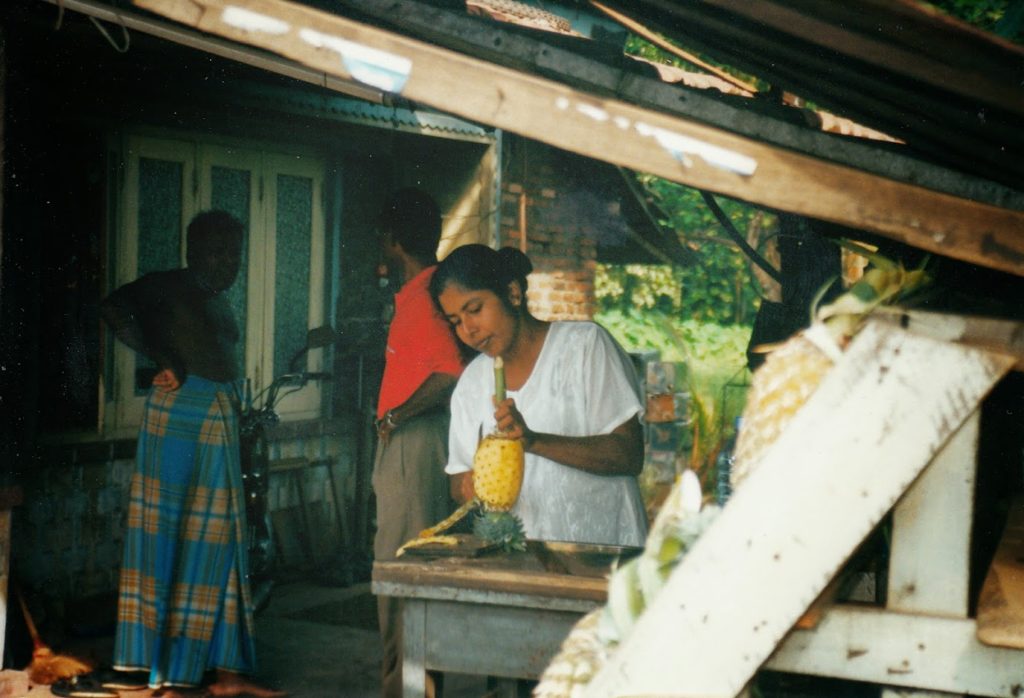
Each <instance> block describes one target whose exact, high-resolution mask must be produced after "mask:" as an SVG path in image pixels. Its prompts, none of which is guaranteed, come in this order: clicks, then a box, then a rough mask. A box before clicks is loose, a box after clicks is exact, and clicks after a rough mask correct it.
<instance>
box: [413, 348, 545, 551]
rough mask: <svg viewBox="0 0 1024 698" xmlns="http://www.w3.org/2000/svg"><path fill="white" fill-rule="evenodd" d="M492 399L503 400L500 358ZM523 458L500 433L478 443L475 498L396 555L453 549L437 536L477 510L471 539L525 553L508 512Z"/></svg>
mask: <svg viewBox="0 0 1024 698" xmlns="http://www.w3.org/2000/svg"><path fill="white" fill-rule="evenodd" d="M494 396H495V398H496V399H497V400H498V401H499V402H500V401H502V400H504V399H505V364H504V362H503V361H502V359H501V357H500V356H499V357H497V358H496V359H495V360H494ZM524 458H525V452H524V451H523V442H522V441H520V440H519V439H510V438H509V437H507V436H504V435H503V434H500V433H494V434H488V435H487V436H486V437H484V438H483V439H481V441H480V443H479V444H478V445H477V447H476V453H474V454H473V490H474V492H475V496H474V498H473V499H472V500H471V501H469V502H466V503H465V504H463V505H462V506H461V507H459V508H458V509H457V510H456V511H455V513H453V514H452V515H451V516H449V517H448V518H447V519H445V520H444V521H442V522H441V523H439V524H437V525H436V526H431V527H430V528H427V529H424V530H423V531H420V534H419V536H418V537H417V538H414V539H413V540H411V541H409V542H407V543H405V544H404V545H402V547H401V548H399V549H398V555H401V554H402V553H403V552H405V550H406V549H407V548H409V547H412V546H414V545H425V544H426V543H443V544H447V545H452V544H453V542H452V541H455V540H457V539H454V538H452V537H450V536H439V535H438V534H440V533H442V532H443V531H447V530H448V529H449V528H451V527H452V526H454V525H455V524H457V523H458V522H459V521H461V520H462V519H463V518H465V517H466V515H467V514H469V512H470V511H472V510H473V509H477V508H481V509H483V511H482V512H481V513H480V515H479V516H478V517H477V520H476V521H475V522H474V526H473V533H474V535H476V536H477V537H478V538H480V539H482V540H483V541H485V542H487V543H498V544H500V545H501V547H502V549H503V550H505V551H510V550H525V549H526V535H525V534H524V533H523V524H522V521H520V520H519V517H517V516H516V515H515V514H513V513H511V511H509V510H510V509H511V508H512V507H513V505H515V503H516V500H517V499H518V498H519V489H520V488H521V487H522V484H523V470H524Z"/></svg>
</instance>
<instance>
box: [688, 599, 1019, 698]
mask: <svg viewBox="0 0 1024 698" xmlns="http://www.w3.org/2000/svg"><path fill="white" fill-rule="evenodd" d="M765 667H766V668H768V669H773V670H775V671H787V672H794V673H799V674H813V675H817V676H832V677H836V678H840V679H848V680H850V681H864V682H868V683H876V684H883V685H891V686H903V687H907V688H918V689H923V690H930V691H942V692H946V693H954V694H958V695H963V694H970V695H972V696H1003V697H1005V696H1016V695H1020V693H1021V687H1022V686H1024V668H1022V667H1024V654H1022V653H1021V652H1020V651H1018V650H1010V649H1004V648H995V647H986V646H985V645H983V644H981V643H980V642H979V641H978V640H977V638H976V637H975V624H974V621H972V620H969V619H963V618H936V617H930V616H914V615H910V614H906V613H893V612H889V611H885V610H882V609H873V608H861V607H855V606H842V605H840V606H835V607H833V608H832V609H831V610H830V611H829V612H828V613H827V614H825V618H824V619H823V620H822V622H821V624H820V625H819V626H818V627H817V628H816V629H815V630H811V631H795V632H793V633H791V634H790V635H789V636H788V637H787V638H786V640H785V642H783V643H782V645H781V646H780V647H779V649H778V651H776V652H775V654H774V655H772V657H771V659H769V660H768V662H767V663H766V664H765ZM677 695H678V694H677Z"/></svg>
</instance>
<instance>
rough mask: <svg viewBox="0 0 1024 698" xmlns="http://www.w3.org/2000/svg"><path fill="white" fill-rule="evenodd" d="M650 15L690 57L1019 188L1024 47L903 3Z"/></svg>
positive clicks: (680, 9)
mask: <svg viewBox="0 0 1024 698" xmlns="http://www.w3.org/2000/svg"><path fill="white" fill-rule="evenodd" d="M642 4H643V8H642V9H641V10H639V11H640V12H643V13H644V14H645V15H646V16H647V18H648V20H649V21H651V22H653V23H654V24H655V25H658V24H660V27H661V28H662V29H663V30H665V31H666V32H668V33H669V34H670V35H672V36H674V37H675V38H676V39H677V40H678V41H681V42H683V43H684V44H686V45H688V46H689V47H691V48H693V47H697V48H700V49H702V50H704V51H705V52H707V53H708V54H709V55H714V56H716V57H717V58H718V59H719V60H722V61H724V62H725V63H728V64H731V65H734V66H736V67H739V68H741V69H743V70H745V71H746V72H747V73H749V74H751V75H757V76H759V77H761V78H762V79H764V80H766V81H768V82H770V83H771V84H773V85H780V86H785V89H786V90H787V91H789V92H793V93H796V94H802V95H805V96H807V97H809V98H811V99H813V101H814V102H815V103H816V104H819V105H822V106H823V107H825V108H828V109H831V110H833V111H836V112H837V113H841V114H844V115H846V116H848V117H851V118H855V119H857V120H859V121H862V122H863V123H866V124H870V125H872V126H874V127H875V128H878V129H880V130H882V131H884V132H886V133H889V134H890V135H893V136H897V137H900V138H904V139H906V140H907V141H908V142H910V143H913V144H914V145H915V147H916V148H917V149H918V150H919V151H925V152H929V153H930V155H931V157H932V159H935V160H941V161H945V162H954V163H956V166H957V167H958V168H960V169H964V170H967V171H973V172H976V173H978V174H979V175H981V176H985V177H989V178H998V179H1001V180H1002V181H1005V182H1006V183H1008V184H1010V185H1011V186H1016V185H1017V183H1018V182H1019V181H1020V176H1021V175H1022V174H1024V169H1022V167H1024V166H1022V165H1021V161H1020V159H1019V158H1018V159H1014V158H1012V157H1007V155H1009V154H1010V153H1013V152H1016V151H1017V150H1019V149H1020V144H1021V140H1020V130H1021V129H1020V114H1021V111H1022V106H1024V101H1022V100H1021V99H1020V94H1019V92H1020V90H1019V85H1020V83H1021V79H1022V78H1024V74H1022V73H1021V68H1020V66H1021V65H1024V63H1022V62H1021V60H1020V54H1021V48H1020V47H1019V46H1018V45H1014V44H1012V43H1011V42H1009V41H1005V40H1001V39H999V38H998V37H994V36H992V35H991V34H985V33H983V32H981V31H980V30H977V29H974V28H970V27H965V26H964V25H962V24H960V25H959V26H954V22H953V21H951V20H949V19H948V18H943V17H941V16H940V15H936V14H933V15H932V16H929V15H928V14H926V13H925V12H922V11H921V8H920V7H919V6H914V5H911V4H910V3H905V2H903V3H891V2H885V1H884V0H881V1H879V0H859V1H858V2H854V3H826V4H823V3H820V2H815V1H814V0H810V1H809V2H808V1H805V0H785V1H783V2H773V1H771V0H756V1H755V2H745V1H743V0H740V1H739V2H737V1H735V0H722V1H721V2H719V1H716V2H713V3H711V2H708V3H699V4H691V3H672V4H669V3H662V2H658V1H657V0H653V1H647V0H644V1H643V2H642ZM926 23H928V24H931V25H932V26H930V27H928V29H927V30H924V29H923V28H922V26H921V25H923V24H926ZM866 65H871V66H873V70H867V69H866V68H865V66H866ZM823 76H827V79H826V80H823V79H822V77H823ZM928 83H931V84H928ZM983 86H984V87H983ZM958 112H959V113H958ZM980 114H981V115H984V118H979V115H980Z"/></svg>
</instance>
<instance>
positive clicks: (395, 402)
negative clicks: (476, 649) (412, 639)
mask: <svg viewBox="0 0 1024 698" xmlns="http://www.w3.org/2000/svg"><path fill="white" fill-rule="evenodd" d="M378 230H379V233H380V235H381V245H382V248H383V251H384V257H385V260H386V261H387V263H388V266H389V268H393V269H396V270H397V271H398V273H399V275H400V276H401V278H402V282H403V285H402V287H401V289H400V290H399V291H398V293H396V294H395V314H394V317H393V318H392V320H391V327H390V329H389V331H388V342H387V354H386V356H385V363H384V376H383V379H382V381H381V386H380V396H379V398H378V400H377V437H378V443H377V455H376V460H375V462H374V466H373V489H374V492H375V493H376V495H377V533H376V535H375V537H374V541H373V552H374V558H375V559H376V560H393V559H394V558H395V552H396V551H397V550H398V548H399V547H400V546H401V545H402V543H404V542H406V541H407V540H409V539H410V538H413V537H415V536H416V535H417V534H418V533H419V532H420V531H421V530H423V529H424V528H427V527H428V526H431V525H433V524H435V523H437V522H438V521H441V520H442V519H444V518H445V517H446V516H447V515H448V514H449V513H450V512H451V510H452V502H451V499H450V496H449V494H448V492H449V489H448V478H447V476H446V475H445V472H444V466H445V463H446V462H447V460H448V421H449V420H448V403H449V399H450V398H451V393H452V389H453V388H454V387H455V382H456V380H457V379H458V377H459V374H460V373H461V372H462V368H463V360H462V356H461V353H460V351H459V348H458V345H457V344H456V341H455V338H454V335H453V334H452V331H451V328H450V327H449V325H448V322H447V321H446V320H445V319H444V318H443V317H442V316H441V315H440V313H438V311H437V310H436V309H435V307H434V304H433V302H432V300H431V298H430V293H429V291H428V286H429V284H430V277H431V276H432V275H433V273H434V269H435V266H436V264H437V245H438V242H439V241H440V239H441V214H440V211H439V209H438V207H437V204H436V203H435V202H434V200H433V199H432V198H431V197H430V195H429V194H427V193H426V192H423V191H420V190H418V189H403V190H401V191H398V192H396V193H395V194H394V195H393V196H392V197H391V199H390V200H389V201H388V203H387V204H386V205H385V206H384V208H383V210H382V212H381V214H380V217H379V219H378ZM377 609H378V616H379V620H380V632H381V640H382V642H383V645H384V655H383V662H382V677H381V679H382V686H381V688H382V690H381V695H382V696H385V698H391V697H392V696H395V697H397V696H401V695H402V606H401V600H400V599H395V598H392V597H386V596H378V597H377ZM428 690H429V687H428Z"/></svg>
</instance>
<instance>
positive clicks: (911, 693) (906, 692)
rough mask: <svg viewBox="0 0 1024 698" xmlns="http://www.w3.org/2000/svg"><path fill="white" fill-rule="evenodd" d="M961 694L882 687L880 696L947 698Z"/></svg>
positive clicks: (884, 697)
mask: <svg viewBox="0 0 1024 698" xmlns="http://www.w3.org/2000/svg"><path fill="white" fill-rule="evenodd" d="M956 695H962V694H960V693H939V692H938V691H915V690H914V689H912V688H890V687H888V686H886V687H885V688H883V689H882V693H881V696H880V698H949V697H950V696H956Z"/></svg>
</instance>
